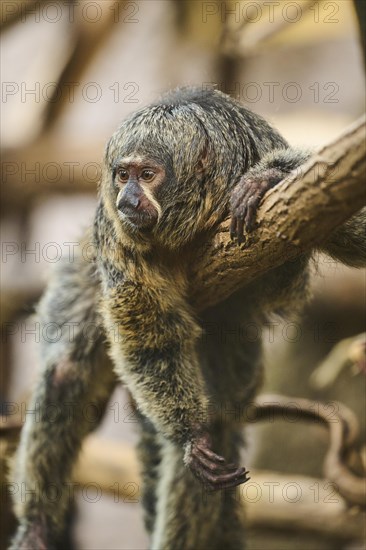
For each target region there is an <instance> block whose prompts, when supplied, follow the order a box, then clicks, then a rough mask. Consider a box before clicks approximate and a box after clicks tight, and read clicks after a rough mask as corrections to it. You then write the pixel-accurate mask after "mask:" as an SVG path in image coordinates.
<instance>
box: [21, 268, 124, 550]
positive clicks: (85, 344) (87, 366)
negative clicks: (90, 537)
mask: <svg viewBox="0 0 366 550" xmlns="http://www.w3.org/2000/svg"><path fill="white" fill-rule="evenodd" d="M83 270H84V271H83ZM85 271H86V267H85V266H80V265H79V266H78V265H76V266H72V267H70V265H68V266H65V267H64V268H62V269H61V270H60V271H59V272H58V274H57V276H56V280H55V281H54V283H53V284H51V285H50V287H49V289H48V291H47V293H46V295H45V296H44V298H43V299H42V301H41V304H40V308H39V316H40V321H41V325H42V327H43V328H45V329H50V327H51V328H52V326H57V327H58V331H59V332H60V334H58V337H57V338H51V336H50V335H49V341H46V340H44V341H43V342H42V346H41V347H42V349H41V359H42V362H43V367H42V369H41V373H40V375H39V377H38V381H37V384H36V388H35V391H34V394H33V397H32V401H31V403H30V404H29V406H28V411H29V412H28V413H27V414H26V421H25V425H24V428H23V430H22V434H21V441H20V446H19V449H18V451H17V455H16V460H15V466H14V472H13V481H14V483H15V487H16V488H17V492H16V494H15V495H14V504H15V512H16V514H17V516H18V518H19V527H18V531H17V533H16V535H15V537H14V539H13V541H12V545H11V549H12V550H20V549H21V550H25V549H27V550H28V549H37V550H46V549H47V550H50V549H52V548H58V547H59V542H58V541H59V540H60V537H61V536H62V534H63V530H64V524H65V515H66V512H67V509H68V502H69V496H71V495H72V483H70V476H71V470H72V466H73V464H74V462H75V460H76V457H77V454H78V452H79V449H80V446H81V442H82V439H83V437H84V436H85V435H86V434H87V433H88V432H90V431H91V430H92V429H94V428H95V427H96V425H97V424H98V422H99V420H100V418H101V416H102V414H103V411H104V408H105V405H106V403H107V400H108V398H109V396H110V394H111V391H112V389H113V387H114V384H115V376H114V374H113V370H112V367H111V364H110V362H109V360H108V359H107V357H106V356H105V354H104V352H103V350H101V349H100V347H101V342H100V339H99V338H95V339H94V338H90V336H91V335H90V331H88V330H87V326H88V325H89V323H90V325H89V328H90V326H93V327H95V326H96V323H98V320H97V318H96V314H95V311H96V307H95V295H96V293H95V290H96V289H95V288H93V285H92V283H91V282H90V281H89V280H88V278H87V276H86V272H85ZM70 326H71V327H72V329H73V331H72V333H71V334H70ZM44 333H45V332H43V334H44Z"/></svg>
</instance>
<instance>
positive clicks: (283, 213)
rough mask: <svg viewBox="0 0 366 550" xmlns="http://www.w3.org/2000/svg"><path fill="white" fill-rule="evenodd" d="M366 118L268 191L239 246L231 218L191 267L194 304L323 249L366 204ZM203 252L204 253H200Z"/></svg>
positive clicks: (210, 301) (211, 301)
mask: <svg viewBox="0 0 366 550" xmlns="http://www.w3.org/2000/svg"><path fill="white" fill-rule="evenodd" d="M365 169H366V157H365V117H362V118H361V119H359V120H358V121H357V122H356V123H354V124H353V125H352V126H351V127H350V128H348V129H347V130H346V131H345V132H344V133H343V134H342V135H341V136H340V137H338V138H337V139H336V140H334V141H333V142H331V143H329V144H328V145H327V146H326V147H324V148H322V149H320V150H319V151H318V152H316V153H315V154H314V155H313V156H312V157H311V158H310V159H309V160H308V161H307V162H306V163H305V164H304V165H303V166H302V167H301V168H300V169H299V170H297V171H295V173H292V174H291V175H290V176H289V177H287V178H286V179H285V180H284V181H283V182H281V183H280V184H279V185H277V186H276V187H275V188H273V189H272V190H271V191H269V192H268V193H267V195H266V197H265V199H264V201H263V204H262V205H261V207H260V209H259V211H258V227H257V228H256V229H255V230H254V231H253V232H252V233H251V234H250V235H247V239H246V242H245V243H244V244H242V245H241V246H240V247H239V246H238V244H237V243H236V242H232V241H231V240H230V235H229V220H227V221H225V222H224V223H223V224H222V225H221V226H220V228H219V230H218V231H217V233H216V235H215V238H214V240H213V242H211V243H208V244H207V246H206V247H205V249H204V250H203V251H202V250H201V251H200V252H201V254H200V257H199V258H198V259H197V261H196V262H194V263H193V267H192V274H191V275H192V302H193V304H194V305H195V307H197V308H198V309H204V308H206V307H208V306H211V305H214V304H216V303H218V302H220V301H222V300H223V299H225V298H227V297H228V296H229V295H230V294H232V293H233V292H235V291H236V290H238V289H239V288H241V287H243V286H244V285H245V284H247V283H250V282H251V281H253V280H254V279H256V278H257V277H259V276H260V275H262V274H263V273H265V272H266V271H269V270H270V269H272V268H274V267H277V266H279V265H282V264H283V263H285V262H286V261H287V260H292V259H294V258H296V257H297V256H299V255H301V254H303V253H305V252H307V251H310V250H311V249H312V248H314V247H319V248H320V247H322V245H324V246H323V248H324V249H325V250H326V245H325V244H324V243H325V242H326V240H327V239H328V238H329V237H330V235H331V233H332V231H333V230H334V229H335V228H336V227H337V226H339V225H340V224H342V223H343V222H344V221H346V220H347V219H349V218H350V217H351V216H352V214H354V213H355V212H357V211H359V210H360V209H361V208H362V207H363V206H364V205H365V204H366V192H365V181H364V177H365ZM202 252H203V253H202Z"/></svg>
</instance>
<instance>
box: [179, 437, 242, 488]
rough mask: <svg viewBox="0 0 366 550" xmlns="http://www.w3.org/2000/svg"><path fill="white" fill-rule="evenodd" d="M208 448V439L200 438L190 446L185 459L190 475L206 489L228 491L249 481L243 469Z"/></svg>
mask: <svg viewBox="0 0 366 550" xmlns="http://www.w3.org/2000/svg"><path fill="white" fill-rule="evenodd" d="M210 446H211V445H210V440H209V437H208V436H207V435H204V436H201V437H199V438H198V439H196V440H195V441H194V442H193V443H191V444H190V446H189V448H188V449H187V453H186V458H185V463H186V464H187V466H189V468H190V469H191V471H192V473H193V474H194V475H195V476H196V477H197V478H198V479H199V480H200V481H201V482H202V483H203V484H204V485H205V486H206V487H207V488H208V489H210V490H212V491H217V490H219V489H229V488H232V487H236V486H237V485H240V484H241V483H245V482H246V481H248V480H249V479H250V478H249V477H248V473H249V472H248V471H247V470H246V469H245V468H241V467H240V468H238V466H236V465H235V464H228V463H227V462H226V460H225V458H223V457H222V456H219V455H217V454H216V453H214V452H213V451H211V448H210Z"/></svg>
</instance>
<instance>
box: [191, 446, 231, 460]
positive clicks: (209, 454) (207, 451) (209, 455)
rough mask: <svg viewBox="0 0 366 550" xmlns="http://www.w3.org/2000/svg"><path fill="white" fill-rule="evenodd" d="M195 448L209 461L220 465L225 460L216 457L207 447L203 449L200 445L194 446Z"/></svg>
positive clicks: (218, 456)
mask: <svg viewBox="0 0 366 550" xmlns="http://www.w3.org/2000/svg"><path fill="white" fill-rule="evenodd" d="M196 448H197V449H198V450H199V451H201V453H203V454H204V455H206V456H207V457H208V458H209V459H210V460H214V461H216V462H219V463H221V464H224V463H225V462H226V460H225V459H224V457H223V456H220V455H217V454H216V453H214V452H213V451H211V449H208V448H207V447H203V446H202V445H196Z"/></svg>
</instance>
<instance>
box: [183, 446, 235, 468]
mask: <svg viewBox="0 0 366 550" xmlns="http://www.w3.org/2000/svg"><path fill="white" fill-rule="evenodd" d="M192 456H194V457H195V458H196V460H197V461H198V462H199V465H200V466H201V467H202V468H203V469H207V470H209V471H210V472H217V473H225V472H228V471H229V472H231V471H234V470H236V469H237V468H238V466H237V464H226V463H222V462H219V463H217V462H212V460H209V459H208V458H205V457H204V456H203V455H202V454H198V453H196V452H194V451H192Z"/></svg>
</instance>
